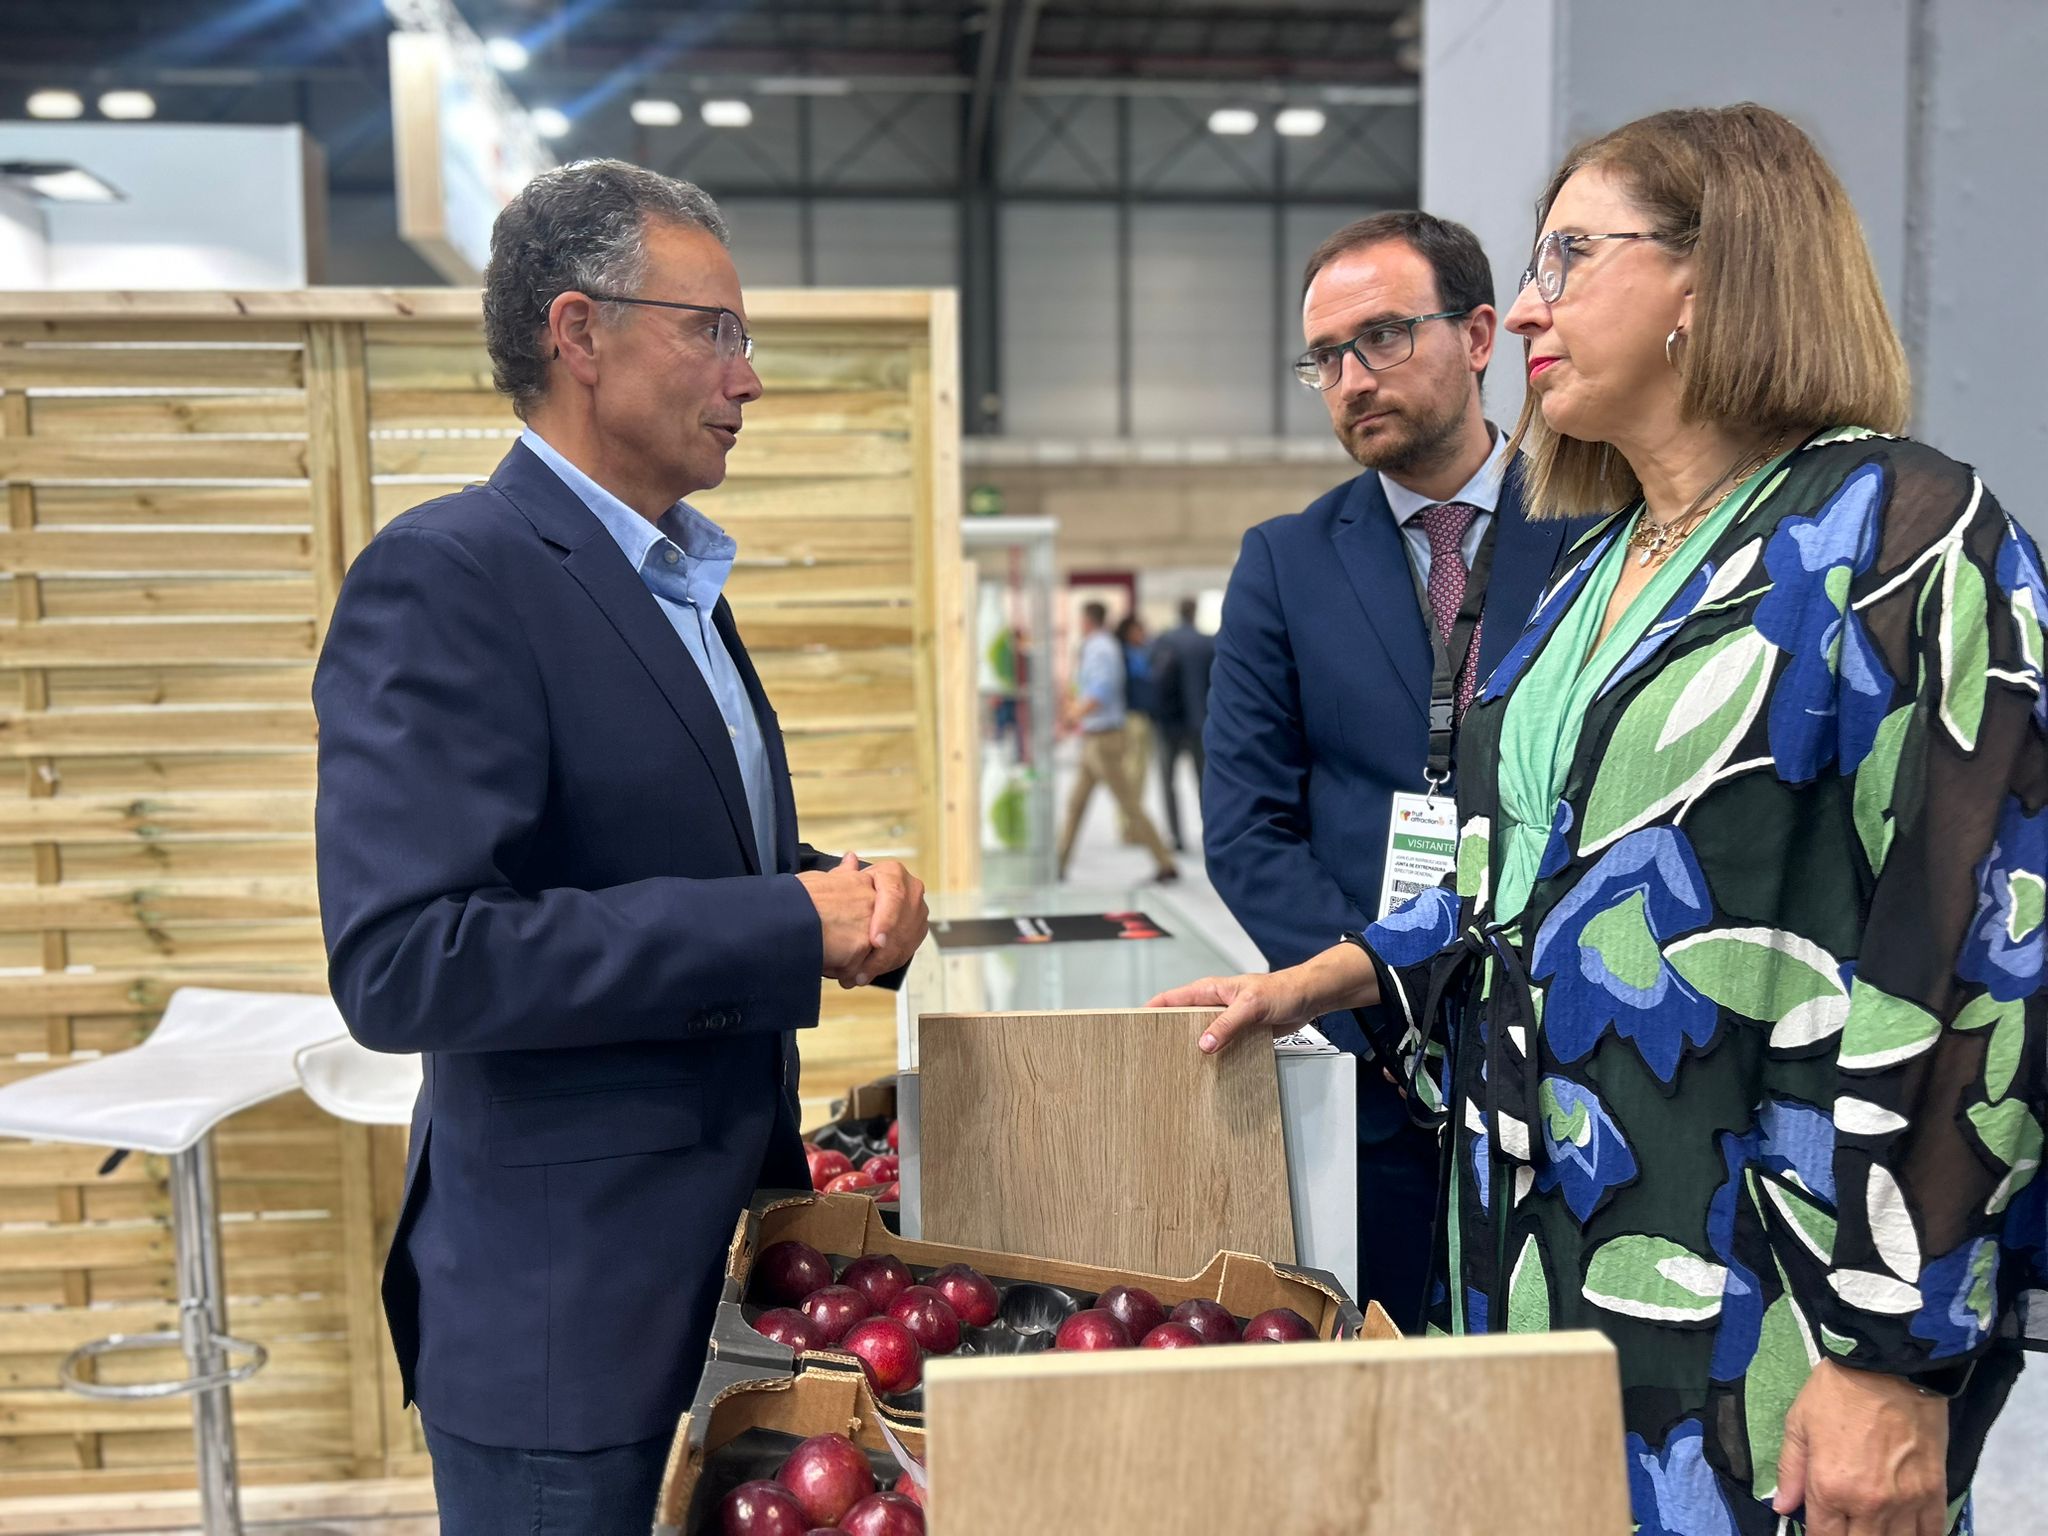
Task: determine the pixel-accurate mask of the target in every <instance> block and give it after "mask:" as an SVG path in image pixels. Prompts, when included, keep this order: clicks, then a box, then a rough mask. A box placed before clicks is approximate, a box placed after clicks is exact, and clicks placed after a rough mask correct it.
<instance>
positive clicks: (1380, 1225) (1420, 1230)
mask: <svg viewBox="0 0 2048 1536" xmlns="http://www.w3.org/2000/svg"><path fill="white" fill-rule="evenodd" d="M1437 1182H1438V1180H1437V1141H1436V1138H1435V1137H1434V1136H1432V1135H1430V1134H1429V1133H1428V1132H1427V1131H1422V1130H1417V1129H1416V1128H1415V1127H1414V1126H1412V1125H1403V1126H1400V1127H1398V1128H1397V1129H1396V1130H1395V1131H1394V1133H1393V1134H1392V1135H1391V1136H1388V1137H1386V1138H1385V1139H1384V1140H1380V1141H1361V1142H1360V1143H1359V1144H1358V1284H1359V1298H1358V1299H1359V1304H1360V1305H1361V1306H1363V1305H1364V1303H1365V1302H1366V1301H1367V1300H1368V1299H1370V1300H1373V1301H1376V1302H1378V1303H1379V1304H1380V1305H1381V1306H1383V1307H1385V1308H1386V1309H1387V1315H1388V1316H1389V1317H1391V1318H1392V1319H1393V1320H1394V1322H1395V1324H1396V1325H1397V1326H1399V1328H1400V1329H1401V1331H1402V1332H1403V1333H1408V1334H1416V1333H1420V1332H1421V1331H1422V1316H1423V1306H1424V1302H1425V1301H1426V1299H1427V1297H1426V1292H1427V1289H1428V1286H1429V1273H1430V1263H1431V1258H1432V1255H1431V1253H1430V1237H1431V1228H1432V1226H1433V1224H1434V1222H1435V1219H1436V1200H1437Z"/></svg>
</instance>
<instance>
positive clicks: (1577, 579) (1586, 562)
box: [1477, 525, 1620, 704]
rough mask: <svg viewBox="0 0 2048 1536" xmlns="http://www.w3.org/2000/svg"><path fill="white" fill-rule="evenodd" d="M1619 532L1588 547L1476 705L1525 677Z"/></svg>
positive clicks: (1534, 616) (1489, 700) (1613, 531)
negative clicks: (1523, 673)
mask: <svg viewBox="0 0 2048 1536" xmlns="http://www.w3.org/2000/svg"><path fill="white" fill-rule="evenodd" d="M1619 531H1620V529H1619V526H1618V525H1617V527H1615V528H1611V529H1609V530H1608V531H1607V532H1606V533H1605V534H1603V535H1602V536H1601V537H1599V538H1598V539H1595V540H1594V541H1593V543H1592V544H1591V545H1590V546H1588V547H1587V550H1586V556H1585V558H1584V559H1583V560H1581V561H1580V562H1579V563H1578V564H1577V565H1575V566H1573V567H1572V570H1571V574H1570V575H1568V576H1566V577H1565V579H1564V580H1563V581H1561V582H1559V583H1558V584H1557V586H1556V587H1554V588H1553V589H1552V590H1551V593H1550V596H1549V598H1548V599H1547V600H1546V601H1545V602H1544V603H1543V605H1542V606H1541V607H1540V608H1538V609H1537V610H1536V611H1535V612H1534V613H1532V614H1531V615H1529V622H1528V623H1527V624H1526V625H1524V626H1523V628H1522V633H1521V634H1520V636H1518V637H1517V638H1516V640H1515V643H1514V644H1513V645H1512V646H1510V647H1509V648H1508V653H1507V655H1505V656H1503V657H1501V659H1500V665H1498V666H1496V667H1495V668H1494V669H1493V674H1492V676H1490V677H1488V678H1487V680H1486V684H1485V686H1484V687H1482V688H1481V689H1480V690H1479V698H1478V700H1477V702H1479V703H1481V704H1491V703H1492V702H1493V701H1494V700H1495V699H1503V698H1506V697H1507V692H1508V690H1509V689H1510V688H1512V687H1513V686H1514V684H1515V679H1516V678H1518V677H1520V676H1521V675H1522V668H1524V667H1526V666H1528V665H1529V662H1530V659H1531V658H1532V657H1534V656H1535V654H1536V653H1537V652H1538V651H1540V650H1541V649H1543V641H1544V639H1545V637H1546V636H1548V635H1549V633H1550V631H1551V630H1552V629H1553V628H1555V627H1556V625H1557V621H1558V620H1559V619H1561V618H1563V617H1564V614H1565V610H1566V609H1568V608H1570V607H1571V605H1572V599H1573V598H1575V597H1577V596H1578V595H1579V588H1581V587H1583V586H1584V585H1585V584H1586V578H1587V577H1588V576H1590V575H1592V574H1593V568H1594V567H1595V566H1597V565H1598V564H1599V563H1600V557H1601V556H1602V555H1604V554H1606V553H1607V546H1608V545H1610V544H1612V543H1613V542H1614V540H1615V536H1616V534H1617V533H1619Z"/></svg>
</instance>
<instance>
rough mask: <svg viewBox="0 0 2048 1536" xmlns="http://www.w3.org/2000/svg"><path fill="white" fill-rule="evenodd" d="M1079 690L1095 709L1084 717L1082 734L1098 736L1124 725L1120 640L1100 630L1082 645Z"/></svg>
mask: <svg viewBox="0 0 2048 1536" xmlns="http://www.w3.org/2000/svg"><path fill="white" fill-rule="evenodd" d="M1079 674H1080V675H1079V676H1078V678H1077V679H1076V680H1075V686H1076V687H1078V688H1079V689H1080V691H1081V696H1082V697H1083V698H1088V699H1093V700H1094V701H1095V707H1094V708H1093V709H1091V710H1089V711H1088V713H1087V714H1085V715H1083V716H1082V717H1081V730H1082V731H1083V733H1084V734H1086V735H1089V736H1094V735H1096V734H1098V733H1099V732H1102V731H1114V730H1117V729H1119V728H1120V727H1121V726H1122V725H1123V723H1124V685H1125V682H1126V678H1125V676H1124V648H1123V645H1122V644H1121V643H1120V642H1119V641H1118V640H1117V637H1116V636H1115V635H1113V634H1111V633H1110V632H1109V631H1108V630H1106V629H1098V630H1096V631H1095V632H1094V633H1093V634H1091V635H1089V636H1088V637H1087V638H1086V639H1084V640H1083V641H1082V642H1081V665H1080V668H1079Z"/></svg>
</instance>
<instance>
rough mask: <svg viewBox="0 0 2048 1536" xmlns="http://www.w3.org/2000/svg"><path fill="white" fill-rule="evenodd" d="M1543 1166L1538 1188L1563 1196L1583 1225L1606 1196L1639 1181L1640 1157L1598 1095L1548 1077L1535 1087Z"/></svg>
mask: <svg viewBox="0 0 2048 1536" xmlns="http://www.w3.org/2000/svg"><path fill="white" fill-rule="evenodd" d="M1537 1102H1538V1105H1539V1107H1540V1115H1539V1119H1540V1121H1541V1125H1542V1131H1543V1151H1544V1159H1545V1160H1544V1162H1543V1164H1542V1166H1540V1167H1539V1168H1537V1170H1536V1187H1537V1189H1539V1190H1541V1191H1542V1192H1543V1193H1545V1194H1548V1193H1549V1192H1550V1191H1551V1190H1553V1189H1562V1190H1563V1191H1564V1203H1565V1204H1566V1205H1568V1206H1569V1207H1571V1213H1572V1215H1574V1216H1575V1217H1577V1218H1578V1220H1579V1224H1580V1225H1581V1226H1583V1225H1585V1223H1586V1221H1587V1219H1588V1218H1590V1217H1591V1216H1592V1214H1593V1212H1594V1211H1595V1210H1597V1209H1599V1206H1600V1202H1601V1201H1602V1200H1603V1199H1605V1198H1606V1196H1607V1192H1608V1191H1609V1190H1610V1189H1613V1188H1615V1187H1616V1186H1617V1185H1621V1184H1626V1183H1627V1182H1628V1181H1629V1180H1630V1179H1632V1178H1634V1177H1635V1176H1636V1156H1635V1153H1634V1152H1632V1151H1630V1150H1629V1145H1628V1141H1627V1139H1626V1138H1625V1137H1624V1136H1623V1135H1622V1134H1621V1127H1620V1126H1618V1125H1616V1124H1615V1123H1614V1117H1613V1116H1612V1115H1610V1114H1608V1113H1607V1106H1606V1105H1604V1104H1602V1103H1601V1102H1600V1096H1599V1095H1598V1094H1596V1093H1594V1092H1593V1090H1592V1089H1591V1088H1588V1087H1586V1086H1585V1085H1584V1084H1582V1083H1575V1082H1573V1081H1572V1080H1571V1079H1570V1078H1565V1077H1546V1078H1544V1079H1543V1081H1542V1083H1541V1084H1540V1085H1539V1086H1538V1088H1537Z"/></svg>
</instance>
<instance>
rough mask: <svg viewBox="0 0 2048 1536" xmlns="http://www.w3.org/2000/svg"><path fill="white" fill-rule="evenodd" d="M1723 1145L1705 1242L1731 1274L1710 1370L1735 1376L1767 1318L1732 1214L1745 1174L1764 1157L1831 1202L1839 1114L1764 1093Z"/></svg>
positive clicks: (1745, 1366)
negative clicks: (1723, 1173) (1746, 1123)
mask: <svg viewBox="0 0 2048 1536" xmlns="http://www.w3.org/2000/svg"><path fill="white" fill-rule="evenodd" d="M1720 1144H1721V1161H1722V1166H1723V1167H1724V1168H1726V1169H1727V1173H1728V1177H1727V1179H1726V1180H1725V1181H1724V1182H1723V1183H1722V1185H1721V1187H1720V1188H1719V1189H1717V1190H1716V1191H1715V1192H1714V1198H1713V1200H1712V1201H1711V1202H1710V1203H1709V1204H1708V1206H1707V1244H1708V1246H1709V1247H1710V1248H1712V1249H1713V1253H1714V1257H1715V1258H1716V1259H1718V1260H1719V1261H1720V1262H1721V1263H1722V1264H1723V1265H1724V1266H1726V1268H1727V1270H1728V1279H1727V1282H1726V1284H1725V1285H1724V1286H1723V1287H1722V1290H1721V1318H1720V1321H1719V1323H1718V1324H1717V1325H1716V1329H1715V1334H1714V1359H1713V1364H1712V1365H1711V1367H1710V1368H1709V1374H1710V1375H1711V1376H1712V1377H1713V1379H1714V1380H1715V1381H1734V1380H1736V1379H1737V1378H1738V1377H1740V1376H1742V1375H1743V1374H1745V1373H1746V1372H1747V1371H1748V1370H1749V1366H1750V1362H1751V1361H1752V1360H1754V1359H1755V1358H1756V1350H1757V1343H1758V1339H1759V1337H1760V1333H1761V1330H1762V1327H1763V1320H1764V1302H1763V1286H1762V1285H1761V1284H1760V1283H1759V1281H1758V1279H1757V1274H1756V1271H1755V1270H1753V1269H1751V1268H1750V1267H1749V1266H1748V1265H1747V1264H1745V1263H1744V1262H1743V1261H1742V1258H1741V1256H1740V1255H1739V1254H1738V1253H1737V1252H1736V1251H1735V1220H1736V1214H1737V1211H1738V1209H1739V1207H1740V1204H1741V1201H1742V1198H1743V1183H1744V1175H1745V1174H1746V1173H1747V1172H1748V1170H1749V1168H1750V1167H1751V1166H1752V1165H1757V1164H1760V1165H1761V1166H1762V1167H1763V1168H1764V1169H1766V1170H1767V1171H1768V1172H1770V1173H1774V1174H1776V1175H1778V1176H1779V1177H1780V1178H1784V1179H1787V1180H1790V1181H1796V1182H1797V1183H1799V1184H1800V1185H1802V1186H1803V1187H1804V1188H1806V1189H1808V1190H1810V1191H1811V1192H1812V1193H1813V1194H1814V1195H1815V1196H1817V1197H1818V1198H1820V1199H1821V1200H1824V1201H1826V1202H1827V1203H1828V1204H1829V1205H1833V1204H1834V1201H1835V1119H1834V1116H1833V1115H1831V1114H1829V1113H1828V1112H1827V1111H1826V1110H1824V1109H1817V1108H1815V1107H1814V1106H1813V1105H1811V1104H1801V1103H1798V1102H1797V1101H1795V1100H1792V1099H1780V1098H1767V1099H1765V1100H1764V1102H1763V1105H1762V1107H1761V1108H1760V1109H1758V1111H1757V1118H1756V1123H1755V1124H1754V1125H1752V1126H1751V1127H1750V1128H1749V1129H1748V1130H1747V1131H1745V1132H1743V1133H1742V1134H1740V1135H1737V1134H1736V1133H1735V1132H1733V1131H1723V1132H1722V1133H1721V1136H1720Z"/></svg>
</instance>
